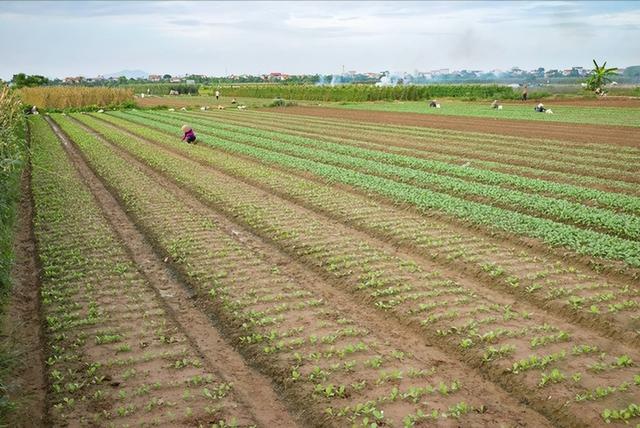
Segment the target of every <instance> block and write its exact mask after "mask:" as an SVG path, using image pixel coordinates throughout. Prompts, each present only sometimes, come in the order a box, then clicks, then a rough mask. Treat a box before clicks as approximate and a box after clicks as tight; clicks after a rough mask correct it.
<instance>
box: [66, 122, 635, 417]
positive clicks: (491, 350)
mask: <svg viewBox="0 0 640 428" xmlns="http://www.w3.org/2000/svg"><path fill="white" fill-rule="evenodd" d="M78 117H79V118H81V119H82V121H83V122H85V123H91V127H92V128H93V129H99V130H100V131H101V132H102V133H104V134H105V135H108V138H109V140H110V141H111V142H112V144H117V145H118V146H121V147H122V148H123V149H125V150H127V151H129V152H130V153H132V154H133V155H135V156H136V157H137V158H139V159H141V160H143V161H144V162H145V163H148V164H149V165H150V166H152V167H153V168H154V169H157V170H158V171H160V172H162V173H163V174H166V175H167V176H169V177H171V178H172V179H174V180H176V183H179V184H180V185H181V186H184V187H185V188H189V189H192V190H193V192H195V194H197V195H199V198H202V199H203V200H204V201H207V202H208V203H209V204H211V206H212V208H215V209H217V210H221V212H223V213H225V214H226V215H227V216H229V217H233V218H236V219H238V220H242V221H243V224H244V225H245V226H247V227H250V228H251V229H252V230H254V231H255V232H256V233H258V234H259V235H260V236H263V237H264V238H265V239H269V240H271V241H272V242H275V243H277V244H278V246H279V247H280V248H281V249H282V250H284V251H287V252H288V253H289V254H291V255H292V256H293V257H296V258H300V259H302V260H303V261H304V262H305V264H306V265H307V266H309V267H311V266H316V267H317V268H315V269H317V270H319V271H324V275H325V277H327V278H333V279H332V282H336V281H337V284H343V285H344V286H346V287H348V289H351V290H353V291H352V292H353V293H356V296H357V297H356V296H354V298H355V299H357V300H358V301H360V300H363V299H364V300H363V302H366V303H367V304H369V305H370V306H371V307H372V308H376V309H377V310H379V311H381V312H382V313H389V314H393V315H397V316H398V319H407V320H409V319H411V320H415V321H416V324H419V325H422V327H423V328H424V330H423V331H424V332H425V333H426V334H427V336H428V337H429V338H431V340H433V341H435V343H438V344H439V346H443V347H444V348H445V349H449V350H450V352H453V355H458V356H459V358H461V359H463V360H466V361H471V362H473V363H472V365H473V366H475V367H484V370H486V371H487V375H488V376H490V378H491V379H492V380H493V381H494V382H497V383H498V384H501V385H503V386H505V387H507V388H509V387H511V388H516V389H518V390H519V392H518V393H519V394H521V393H523V391H522V389H520V388H524V390H525V391H526V394H527V396H529V397H539V398H540V401H536V404H537V406H539V407H535V406H534V408H540V409H544V410H543V411H544V412H547V414H552V415H556V416H557V412H558V411H560V412H564V411H565V410H566V409H565V407H564V406H559V407H557V408H555V409H548V408H547V406H548V401H547V399H546V398H544V400H543V399H542V396H543V395H544V394H546V392H547V391H544V389H539V388H543V387H544V386H546V385H547V384H548V382H549V381H548V380H546V381H545V380H542V379H545V377H544V376H543V374H541V373H540V371H538V370H542V371H543V372H544V373H546V372H545V369H548V365H549V364H551V363H553V364H554V366H555V365H558V366H559V367H565V366H564V364H567V366H568V367H574V368H575V367H576V366H581V367H585V368H587V367H591V366H593V364H596V362H597V360H598V358H603V359H604V360H607V359H610V358H611V356H607V354H606V353H601V352H599V351H595V353H594V349H595V348H598V345H593V343H596V342H598V343H600V346H603V347H604V348H608V346H611V345H607V344H606V343H605V342H601V341H602V340H603V338H602V337H600V338H599V337H598V335H594V334H592V333H589V332H587V331H584V330H580V329H578V330H576V329H575V328H574V327H572V326H568V325H566V324H563V323H562V322H561V321H560V325H564V326H565V327H566V329H565V328H564V327H563V328H559V327H557V326H554V325H543V326H542V327H541V323H540V321H536V320H535V318H536V317H537V315H536V314H535V313H531V312H527V311H526V310H525V311H523V312H519V311H518V309H515V307H516V306H518V305H519V304H513V305H512V304H507V305H506V306H502V305H497V306H495V305H492V304H490V303H488V302H489V301H490V300H489V301H487V303H483V302H484V300H483V299H484V298H483V297H480V295H476V294H475V293H473V292H472V290H470V289H468V288H465V287H461V289H460V285H459V284H457V283H456V282H455V281H451V280H450V279H447V278H446V277H442V278H441V277H440V276H439V274H436V273H435V272H434V271H433V269H431V268H429V267H428V266H424V265H423V264H421V263H417V264H416V263H415V261H414V262H412V261H411V260H406V259H405V258H404V257H400V258H399V259H396V258H394V257H390V256H389V255H388V254H386V253H385V250H384V249H380V248H377V245H379V244H376V243H375V241H371V242H368V241H369V240H368V239H365V241H364V242H363V244H366V247H362V245H363V244H357V242H356V243H351V242H350V241H349V240H348V239H347V237H348V236H350V235H354V236H358V235H357V234H354V233H353V231H351V232H350V231H349V230H342V228H341V227H340V226H338V225H336V224H331V225H329V224H328V223H329V222H327V221H326V220H322V219H321V218H317V219H316V216H314V215H312V214H310V213H308V212H307V213H306V215H302V211H300V210H298V209H296V208H295V207H294V206H291V205H289V204H287V203H286V202H284V203H283V202H282V201H280V202H277V201H276V198H272V197H267V199H268V201H265V195H264V193H262V192H258V193H256V190H251V189H250V188H248V187H247V186H243V185H242V184H241V183H238V182H234V181H233V180H228V179H226V178H224V177H223V176H220V175H219V174H217V173H215V171H212V170H211V169H210V168H204V167H202V166H199V165H198V164H194V163H187V162H186V160H185V159H180V158H176V156H175V155H173V154H170V153H166V154H163V153H162V151H161V150H158V148H157V147H156V148H154V147H148V143H145V142H144V141H137V142H136V141H135V139H132V138H131V136H130V135H127V134H123V133H118V132H113V131H109V132H107V130H108V127H107V128H105V127H104V126H103V127H101V126H100V125H99V122H97V121H96V120H95V119H93V120H90V118H88V117H81V116H78ZM167 144H169V143H167ZM181 147H184V149H183V150H198V151H200V150H202V151H209V152H211V151H210V150H208V149H206V148H201V149H200V148H198V147H187V146H181ZM211 153H213V152H211ZM186 165H188V167H186V168H185V166H186ZM227 192H230V193H229V194H228V195H227V196H225V193H227ZM220 198H222V199H220ZM256 215H258V217H256ZM300 218H304V219H305V220H304V225H301V224H300V220H299V219H300ZM317 222H319V223H317ZM327 230H329V231H332V232H327ZM342 236H344V238H341V239H339V238H338V237H342ZM358 239H363V238H362V237H360V238H358ZM358 245H360V246H358ZM354 246H355V247H354ZM358 248H360V250H358ZM394 260H395V261H394ZM421 272H433V274H434V277H433V279H434V280H435V281H434V282H431V283H430V284H425V283H424V280H421V279H420V278H421V275H424V273H421ZM403 284H404V285H403ZM401 285H403V286H401ZM425 287H426V288H425ZM448 287H453V288H457V289H458V290H456V291H454V293H455V294H459V293H461V294H460V295H459V297H458V298H455V299H453V300H450V298H447V297H446V296H448V295H450V293H451V290H449V291H445V290H446V289H447V288H448ZM470 292H471V293H472V294H471V295H469V294H468V293H470ZM465 296H467V297H465ZM471 296H473V298H472V299H471V300H469V297H471ZM434 297H436V298H435V299H434ZM438 297H439V298H438ZM434 300H435V301H438V302H440V304H437V303H435V302H434ZM421 302H424V303H421ZM470 302H474V304H472V303H470ZM525 306H526V305H525ZM507 308H508V309H507ZM505 310H507V312H509V313H510V315H507V316H506V317H505V315H504V311H505ZM511 312H514V313H515V314H514V313H511ZM492 313H493V314H494V315H492ZM498 314H501V315H499V316H497V315H498ZM516 314H520V315H516ZM523 314H524V315H523ZM425 317H426V318H425ZM532 317H533V319H532ZM454 319H455V320H456V321H454V322H453V325H452V320H454ZM457 321H459V324H458V322H457ZM502 323H507V324H502ZM509 323H511V324H509ZM454 326H455V327H454ZM485 328H486V330H485ZM539 328H542V329H543V330H540V331H538V329H539ZM567 329H568V330H570V332H569V331H568V330H567ZM481 331H483V332H484V333H487V336H486V337H487V338H488V339H487V340H488V342H483V340H482V339H480V338H479V337H483V335H484V334H481V333H480V332H481ZM544 331H546V332H547V333H546V334H543V333H544ZM536 332H537V333H536ZM461 335H462V336H461ZM467 335H468V336H467ZM531 335H532V336H531ZM539 335H540V336H539ZM496 338H497V339H496ZM567 340H568V341H569V342H568V343H569V345H567ZM581 340H586V341H587V342H590V343H592V345H586V346H587V347H586V348H585V347H584V346H583V345H584V344H583V343H580V341H581ZM575 341H577V342H575ZM490 343H493V345H489V344H490ZM572 343H574V345H571V344H572ZM516 344H519V345H516ZM564 346H569V347H570V349H569V351H567V350H564V351H563V350H562V348H563V347H564ZM539 347H542V348H539ZM594 347H595V348H594ZM574 348H575V349H574ZM527 349H545V350H546V351H542V352H547V351H548V352H550V353H549V354H543V355H529V354H528V353H527V352H528V351H527ZM619 349H620V348H619ZM553 350H555V351H553ZM586 350H590V351H586ZM556 352H557V353H558V354H557V355H556V356H555V357H550V358H551V359H546V361H547V363H543V364H542V365H539V364H538V363H535V361H537V359H538V358H543V357H544V355H547V356H548V355H553V354H555V353H556ZM629 352H630V354H631V356H629V355H626V354H625V355H626V357H625V358H623V360H624V361H626V359H627V358H631V359H632V360H633V355H635V351H631V350H630V351H629ZM569 354H571V355H572V357H570V358H568V359H567V355H569ZM527 356H528V358H525V357H527ZM623 356H624V355H623ZM623 356H619V357H616V358H620V357H623ZM592 358H595V359H593V360H592ZM528 359H532V360H533V361H534V363H532V365H531V367H530V368H535V371H534V372H528V373H527V375H525V376H523V377H517V380H515V379H514V378H511V377H510V375H508V374H507V373H511V374H513V375H515V376H517V374H516V373H518V374H520V373H521V372H520V370H518V367H520V364H524V365H529V363H525V362H522V361H524V360H528ZM582 359H584V361H582ZM580 361H582V362H580ZM612 361H613V360H612ZM616 361H617V360H616ZM476 364H477V366H476ZM600 364H601V365H603V367H604V366H607V367H614V366H613V365H611V366H610V365H609V364H614V363H613V362H606V363H605V362H602V363H600ZM623 364H629V363H628V362H627V363H623ZM614 365H615V364H614ZM557 370H558V371H559V372H560V374H557V372H556V371H554V373H556V374H555V375H553V376H554V377H555V378H556V379H557V380H558V382H554V383H553V384H554V385H555V384H558V385H556V389H555V391H558V390H562V392H558V393H559V394H560V396H561V397H564V398H563V400H568V401H566V403H571V402H572V400H573V395H572V393H571V392H570V391H572V390H574V388H577V390H578V391H579V390H583V391H588V390H589V389H588V388H587V389H583V388H585V384H586V385H589V384H598V383H602V382H603V380H604V378H601V377H602V376H605V377H608V376H610V375H611V374H612V373H617V374H620V373H622V372H621V371H614V372H612V371H611V370H608V369H606V370H603V371H601V372H599V373H596V372H595V371H592V370H589V373H588V374H587V373H585V374H582V373H578V374H576V373H572V374H571V375H570V376H572V377H573V375H576V376H575V379H576V380H575V382H577V385H579V386H575V384H572V383H563V380H566V372H564V371H563V369H562V368H558V369H557ZM614 370H617V369H614ZM632 371H633V370H632V369H630V370H629V372H632ZM498 373H499V375H498ZM534 373H538V376H540V377H538V378H537V376H536V375H535V374H534ZM603 373H606V374H603ZM546 374H547V375H549V373H546ZM626 376H628V375H623V378H622V379H621V380H620V382H621V383H624V382H625V381H624V377H626ZM510 381H513V383H510ZM523 382H524V383H523ZM505 383H506V385H505ZM515 384H517V385H519V386H518V387H514V386H513V385H515ZM560 384H562V385H560ZM623 389H624V390H625V391H622V395H625V394H630V395H628V398H627V399H630V400H631V401H630V404H632V403H633V397H634V395H633V394H634V392H633V391H630V390H629V388H626V389H625V388H623ZM584 393H587V392H584ZM521 397H522V396H521ZM545 397H546V396H545ZM569 397H571V398H569ZM617 397H618V398H620V396H617ZM544 402H546V403H547V404H542V403H544ZM563 402H564V401H563ZM575 403H578V401H576V402H575ZM575 403H574V404H566V405H567V406H570V407H571V406H573V405H576V406H580V405H579V404H575ZM600 405H603V406H606V404H604V403H600V404H597V405H594V406H591V407H589V406H587V407H586V408H583V409H582V410H580V411H577V410H576V412H575V413H574V411H573V410H572V411H571V412H570V413H571V415H572V417H575V416H573V415H577V414H580V412H582V411H585V410H587V409H588V411H589V414H588V416H587V414H584V415H582V417H586V418H593V417H597V418H598V419H599V418H600V416H599V411H598V410H597V409H598V408H599V406H600ZM560 409H563V410H560ZM600 409H601V410H602V411H604V410H605V408H600ZM592 412H594V413H592ZM595 415H598V416H595Z"/></svg>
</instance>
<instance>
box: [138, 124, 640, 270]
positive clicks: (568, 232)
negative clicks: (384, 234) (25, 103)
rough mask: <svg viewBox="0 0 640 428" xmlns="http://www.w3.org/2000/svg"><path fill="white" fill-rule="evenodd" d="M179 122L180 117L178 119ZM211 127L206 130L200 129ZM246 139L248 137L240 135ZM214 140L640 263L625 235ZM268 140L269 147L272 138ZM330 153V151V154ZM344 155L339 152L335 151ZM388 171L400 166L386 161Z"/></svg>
mask: <svg viewBox="0 0 640 428" xmlns="http://www.w3.org/2000/svg"><path fill="white" fill-rule="evenodd" d="M132 120H134V121H137V122H139V123H146V124H151V126H154V127H156V128H158V129H163V130H166V131H170V130H171V129H172V127H171V126H170V125H167V124H164V123H160V122H157V121H156V122H154V121H151V120H148V119H139V118H137V117H132ZM176 123H177V122H176ZM202 134H203V135H205V136H206V135H207V132H201V135H202ZM238 139H239V140H240V141H245V140H246V139H247V138H246V137H240V138H238ZM215 146H216V147H219V148H222V149H225V150H229V151H233V152H236V153H241V154H244V155H248V156H252V157H255V158H258V159H266V160H269V161H271V162H273V161H275V162H278V163H280V164H281V165H285V166H287V167H293V168H297V169H300V170H304V171H307V172H311V173H313V174H315V175H318V176H321V177H324V178H327V179H330V180H334V181H338V182H342V183H344V184H349V185H352V186H355V187H358V188H361V189H363V190H365V191H373V192H375V193H378V194H380V195H382V196H385V197H388V198H390V199H391V200H394V201H396V202H401V203H409V204H410V205H413V206H415V207H417V208H418V209H420V210H424V211H426V212H429V211H431V210H438V211H442V212H444V213H446V214H449V215H451V216H453V217H456V218H459V219H461V220H464V221H469V222H472V223H475V224H478V225H482V226H485V227H488V228H496V229H501V230H504V231H507V232H511V233H515V234H518V235H525V236H529V237H533V238H538V239H541V240H542V241H544V242H545V243H547V244H549V245H551V246H564V247H567V248H569V249H571V250H573V251H575V252H576V253H578V254H582V255H589V256H596V257H602V258H606V259H613V260H622V261H624V262H625V263H627V264H628V265H630V266H633V267H638V266H640V247H638V245H637V243H635V242H632V241H629V240H625V239H620V238H617V237H614V236H610V235H606V234H602V233H599V232H595V231H591V230H584V229H580V228H577V227H575V226H572V225H566V224H562V223H557V222H555V221H552V220H548V219H544V218H538V217H533V216H531V215H528V214H522V213H519V212H515V211H508V210H505V209H502V208H498V207H494V206H490V205H485V204H482V203H478V202H474V201H468V200H464V199H460V198H457V197H455V196H451V195H448V194H444V193H438V192H434V191H431V190H429V189H424V188H418V187H415V186H413V185H410V184H406V183H401V182H398V181H395V180H391V179H388V178H384V177H379V176H375V175H371V174H365V173H362V172H358V171H355V170H353V169H350V168H344V167H337V166H333V165H330V164H326V163H321V162H317V161H313V160H308V159H304V158H301V157H295V156H290V155H287V154H284V153H280V152H275V151H272V150H268V149H264V148H261V147H255V146H253V145H249V144H244V143H242V142H235V141H234V140H232V139H226V140H220V139H218V140H216V141H215ZM264 146H266V147H268V146H269V144H268V143H267V142H265V143H264ZM330 155H331V154H327V156H330ZM335 158H336V159H339V155H335ZM381 168H383V169H384V168H387V169H388V170H389V171H395V170H396V169H395V168H392V167H387V166H381Z"/></svg>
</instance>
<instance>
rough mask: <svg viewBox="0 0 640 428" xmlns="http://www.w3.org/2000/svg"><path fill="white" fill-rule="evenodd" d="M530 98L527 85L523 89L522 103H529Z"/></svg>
mask: <svg viewBox="0 0 640 428" xmlns="http://www.w3.org/2000/svg"><path fill="white" fill-rule="evenodd" d="M528 96H529V88H528V87H527V85H524V88H522V101H527V97H528Z"/></svg>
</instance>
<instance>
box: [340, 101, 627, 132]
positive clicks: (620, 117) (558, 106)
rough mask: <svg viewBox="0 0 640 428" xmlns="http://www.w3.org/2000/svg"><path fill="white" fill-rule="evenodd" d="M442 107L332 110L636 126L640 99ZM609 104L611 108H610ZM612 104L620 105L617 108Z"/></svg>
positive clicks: (417, 104)
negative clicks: (538, 106) (541, 107)
mask: <svg viewBox="0 0 640 428" xmlns="http://www.w3.org/2000/svg"><path fill="white" fill-rule="evenodd" d="M439 102H441V105H442V107H441V108H439V109H436V108H430V107H429V105H428V102H426V101H396V102H366V103H336V104H335V107H340V108H346V109H358V110H372V111H388V112H409V113H421V114H429V115H445V116H471V117H482V118H487V119H518V120H536V121H543V122H567V123H588V124H599V125H621V126H635V127H640V100H633V99H627V100H626V102H621V101H618V102H615V101H612V102H607V101H600V102H599V103H596V102H589V100H587V101H586V102H585V101H582V102H580V101H575V102H571V101H568V102H567V101H564V100H557V101H556V100H542V102H543V104H544V105H545V107H546V108H549V109H551V110H552V111H553V114H543V113H538V112H535V111H534V110H533V108H534V107H535V105H536V104H537V103H538V101H529V102H526V103H517V102H513V101H507V102H502V105H503V109H502V110H497V109H492V108H490V104H491V101H457V100H441V101H439ZM611 104H613V105H614V106H610V105H611ZM616 104H620V105H623V107H621V106H617V105H616Z"/></svg>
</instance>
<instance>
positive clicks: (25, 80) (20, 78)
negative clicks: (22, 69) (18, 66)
mask: <svg viewBox="0 0 640 428" xmlns="http://www.w3.org/2000/svg"><path fill="white" fill-rule="evenodd" d="M11 83H13V85H14V86H15V87H16V88H24V87H25V86H27V87H33V86H42V85H46V84H47V83H49V79H47V78H46V77H44V76H39V75H33V76H29V75H27V74H24V73H18V74H14V75H13V78H12V79H11Z"/></svg>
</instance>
